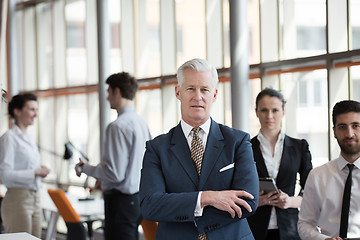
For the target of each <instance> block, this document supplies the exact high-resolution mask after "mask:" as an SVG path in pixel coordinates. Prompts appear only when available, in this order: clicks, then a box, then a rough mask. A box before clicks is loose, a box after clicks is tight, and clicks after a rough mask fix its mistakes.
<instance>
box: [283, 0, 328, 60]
mask: <svg viewBox="0 0 360 240" xmlns="http://www.w3.org/2000/svg"><path fill="white" fill-rule="evenodd" d="M279 17H280V26H281V29H282V34H281V38H282V49H281V50H282V54H281V58H283V59H284V58H285V59H288V58H295V57H305V56H311V55H318V54H324V53H325V52H326V0H291V1H285V0H280V16H279Z"/></svg>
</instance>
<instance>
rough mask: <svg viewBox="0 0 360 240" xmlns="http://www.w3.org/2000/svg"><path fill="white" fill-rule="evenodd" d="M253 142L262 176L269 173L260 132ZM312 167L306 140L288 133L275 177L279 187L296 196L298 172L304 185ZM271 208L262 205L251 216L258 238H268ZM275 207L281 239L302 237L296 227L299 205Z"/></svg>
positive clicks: (259, 173) (252, 225)
mask: <svg viewBox="0 0 360 240" xmlns="http://www.w3.org/2000/svg"><path fill="white" fill-rule="evenodd" d="M251 143H252V148H253V152H254V160H255V162H256V167H257V171H258V175H259V177H269V173H268V171H267V168H266V165H265V161H264V158H263V156H262V153H261V150H260V142H259V140H258V139H257V136H256V137H254V138H252V139H251ZM311 169H312V164H311V154H310V151H309V144H308V143H307V141H306V140H300V139H295V138H291V137H289V136H287V135H285V139H284V148H283V153H282V157H281V162H280V167H279V172H278V175H277V178H276V185H277V186H278V188H279V189H281V190H282V191H283V192H285V193H287V194H288V195H289V196H294V194H295V185H296V177H297V173H299V175H300V186H301V187H302V188H304V186H305V181H306V178H307V176H308V174H309V172H310V170H311ZM271 209H272V207H271V206H268V205H266V206H261V207H259V208H258V209H257V210H256V212H255V214H254V215H253V216H251V217H250V218H248V221H249V225H250V227H251V230H252V232H253V234H254V237H255V239H256V240H265V239H266V234H267V228H268V226H269V221H270V215H271ZM275 209H276V219H277V224H278V228H279V233H280V240H300V237H299V234H298V231H297V222H298V213H299V211H298V209H297V208H288V209H280V208H275Z"/></svg>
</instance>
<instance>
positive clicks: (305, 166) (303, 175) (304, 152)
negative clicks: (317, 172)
mask: <svg viewBox="0 0 360 240" xmlns="http://www.w3.org/2000/svg"><path fill="white" fill-rule="evenodd" d="M312 168H313V167H312V163H311V154H310V151H309V144H308V143H307V141H306V140H304V139H303V140H301V166H300V171H299V173H300V185H301V188H302V189H301V191H300V193H299V195H300V196H302V195H303V191H304V188H305V182H306V179H307V177H308V175H309V172H310V171H311V169H312Z"/></svg>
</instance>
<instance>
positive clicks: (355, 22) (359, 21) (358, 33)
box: [349, 0, 360, 49]
mask: <svg viewBox="0 0 360 240" xmlns="http://www.w3.org/2000/svg"><path fill="white" fill-rule="evenodd" d="M349 11H350V29H351V36H352V38H351V44H350V49H360V14H359V12H360V1H359V0H351V1H350V4H349Z"/></svg>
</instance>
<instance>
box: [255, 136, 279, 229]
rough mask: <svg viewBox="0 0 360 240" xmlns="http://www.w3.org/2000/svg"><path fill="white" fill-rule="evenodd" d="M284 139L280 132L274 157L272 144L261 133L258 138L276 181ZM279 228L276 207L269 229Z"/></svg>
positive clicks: (269, 169)
mask: <svg viewBox="0 0 360 240" xmlns="http://www.w3.org/2000/svg"><path fill="white" fill-rule="evenodd" d="M284 138H285V133H284V132H283V131H280V133H279V136H278V139H277V141H276V143H275V149H274V156H273V155H272V150H271V146H270V143H269V141H268V140H267V139H266V138H265V137H264V135H262V133H261V131H260V132H259V134H258V136H257V139H258V140H259V142H260V150H261V153H262V156H263V158H264V162H265V165H266V169H267V171H268V173H269V177H272V178H274V179H276V178H277V175H278V172H279V168H280V162H281V156H282V153H283V149H284ZM277 228H278V225H277V219H276V211H275V207H272V209H271V215H270V221H269V226H268V229H277Z"/></svg>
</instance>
